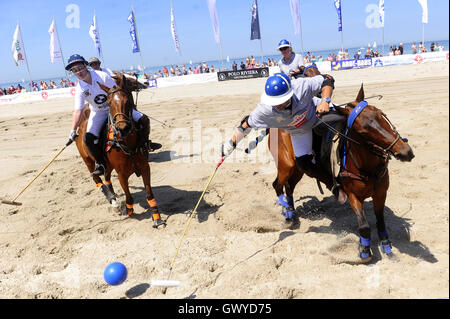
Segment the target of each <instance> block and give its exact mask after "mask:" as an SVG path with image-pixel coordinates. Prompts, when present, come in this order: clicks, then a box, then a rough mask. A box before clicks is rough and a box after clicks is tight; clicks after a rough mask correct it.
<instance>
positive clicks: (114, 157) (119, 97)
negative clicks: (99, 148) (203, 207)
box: [76, 74, 165, 228]
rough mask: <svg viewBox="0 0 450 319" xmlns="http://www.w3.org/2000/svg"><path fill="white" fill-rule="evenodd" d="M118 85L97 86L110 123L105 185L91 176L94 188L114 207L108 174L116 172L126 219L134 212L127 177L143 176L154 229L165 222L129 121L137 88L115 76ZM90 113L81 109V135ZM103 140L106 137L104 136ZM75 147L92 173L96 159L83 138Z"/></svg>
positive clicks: (97, 178) (144, 159) (144, 153)
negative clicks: (106, 105) (102, 96)
mask: <svg viewBox="0 0 450 319" xmlns="http://www.w3.org/2000/svg"><path fill="white" fill-rule="evenodd" d="M115 80H116V83H117V86H114V87H113V88H108V87H106V86H104V85H102V84H100V83H98V84H99V86H100V87H101V88H102V89H103V90H104V91H105V92H106V93H107V95H108V97H107V99H108V104H109V115H108V117H109V121H108V124H109V125H110V126H109V127H108V128H109V130H108V134H107V135H108V138H109V143H108V144H110V145H111V147H110V148H109V150H108V151H107V153H106V170H105V184H106V185H105V184H103V182H102V179H101V178H100V177H98V176H93V180H94V182H95V183H96V185H97V187H99V188H100V190H101V191H102V193H103V194H104V195H105V197H106V198H107V200H108V201H109V202H110V203H111V204H112V205H113V206H117V200H116V194H115V192H114V189H113V187H112V184H111V173H112V171H113V170H116V172H117V174H118V177H119V182H120V185H121V186H122V189H123V191H124V192H125V197H126V199H125V204H126V211H127V213H128V215H129V216H131V215H132V214H133V212H134V209H133V204H134V200H133V197H132V196H131V193H130V190H129V186H128V178H129V177H130V176H131V175H132V174H133V173H136V174H137V175H138V176H139V175H140V174H142V180H143V182H144V186H145V192H146V199H147V202H148V204H149V205H150V209H151V212H152V219H153V227H155V228H157V227H158V226H160V225H164V224H165V223H164V222H163V221H162V220H161V217H160V215H159V212H158V206H157V203H156V199H155V196H154V194H153V192H152V188H151V186H150V165H149V163H148V150H145V149H144V150H142V149H140V150H138V149H137V141H138V133H137V129H136V125H135V123H134V122H133V119H132V116H131V114H132V109H133V108H134V107H135V105H134V101H133V96H132V94H131V91H132V90H133V89H134V88H136V87H135V86H134V85H132V84H130V81H129V79H127V78H126V77H125V76H124V75H121V76H120V75H117V74H116V76H115ZM89 113H90V110H89V108H88V107H87V106H85V107H84V109H83V113H82V117H81V122H80V125H79V129H78V134H79V135H81V136H83V135H84V133H85V132H86V127H87V121H88V119H89ZM105 138H106V137H105ZM76 145H77V148H78V151H79V152H80V155H81V157H82V158H83V161H84V162H85V164H86V166H87V167H88V169H89V171H90V172H91V173H92V172H93V171H94V167H95V160H94V158H93V157H91V155H90V154H89V152H88V150H87V147H86V145H85V143H84V141H83V138H77V140H76Z"/></svg>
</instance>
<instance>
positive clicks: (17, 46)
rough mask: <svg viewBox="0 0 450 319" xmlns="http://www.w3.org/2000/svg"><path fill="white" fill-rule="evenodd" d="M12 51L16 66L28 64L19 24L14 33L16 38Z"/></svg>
mask: <svg viewBox="0 0 450 319" xmlns="http://www.w3.org/2000/svg"><path fill="white" fill-rule="evenodd" d="M11 51H12V54H13V58H14V64H15V65H16V66H18V65H21V64H26V63H27V57H26V55H25V48H24V46H23V42H22V36H21V34H20V27H19V24H18V23H17V27H16V31H15V32H14V38H13V42H12V47H11Z"/></svg>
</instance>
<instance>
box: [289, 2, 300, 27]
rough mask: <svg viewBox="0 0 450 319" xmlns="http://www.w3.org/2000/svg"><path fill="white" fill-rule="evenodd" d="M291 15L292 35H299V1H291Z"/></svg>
mask: <svg viewBox="0 0 450 319" xmlns="http://www.w3.org/2000/svg"><path fill="white" fill-rule="evenodd" d="M291 14H292V21H294V33H295V34H299V33H300V32H301V24H300V2H299V0H291Z"/></svg>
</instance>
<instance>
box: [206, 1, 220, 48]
mask: <svg viewBox="0 0 450 319" xmlns="http://www.w3.org/2000/svg"><path fill="white" fill-rule="evenodd" d="M206 2H207V3H208V8H209V16H210V17H211V22H212V25H213V31H214V37H215V38H216V42H217V43H220V30H219V17H218V16H217V9H216V0H206Z"/></svg>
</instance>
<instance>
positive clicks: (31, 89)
mask: <svg viewBox="0 0 450 319" xmlns="http://www.w3.org/2000/svg"><path fill="white" fill-rule="evenodd" d="M17 25H18V26H19V33H20V39H21V40H22V46H23V53H24V54H25V61H27V70H28V77H29V78H30V92H31V91H33V80H32V79H31V73H30V67H29V66H28V58H27V52H26V51H25V43H24V41H23V37H22V30H21V29H20V24H19V19H17Z"/></svg>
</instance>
